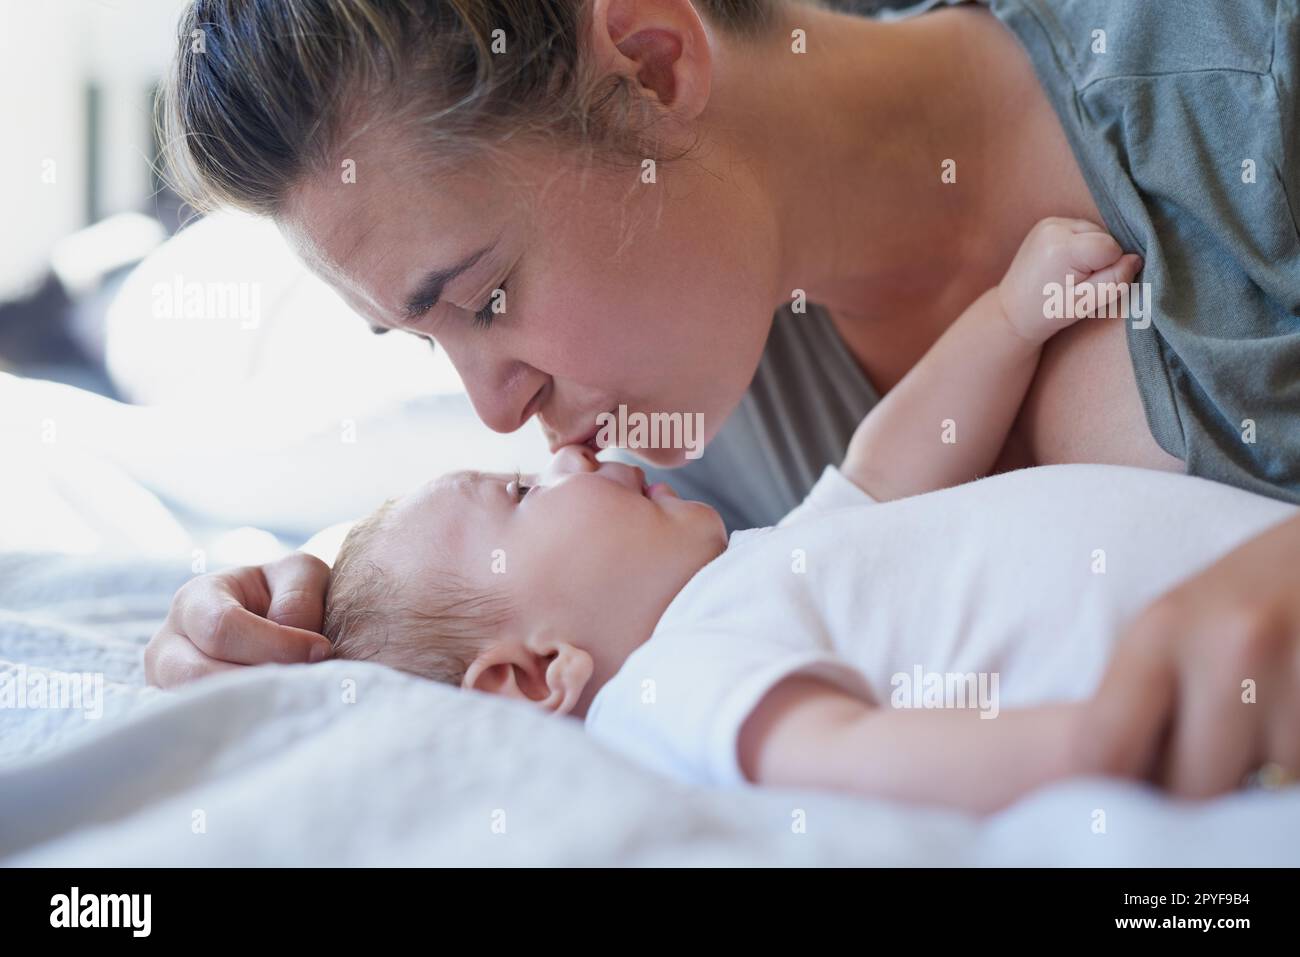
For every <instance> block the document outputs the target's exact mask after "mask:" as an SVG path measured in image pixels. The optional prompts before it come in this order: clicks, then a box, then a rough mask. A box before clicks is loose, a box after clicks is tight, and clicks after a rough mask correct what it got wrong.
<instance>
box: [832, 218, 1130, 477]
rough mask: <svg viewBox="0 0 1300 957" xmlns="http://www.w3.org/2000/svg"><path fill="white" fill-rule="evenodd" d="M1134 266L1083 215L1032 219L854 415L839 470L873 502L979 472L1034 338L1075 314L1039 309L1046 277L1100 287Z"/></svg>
mask: <svg viewBox="0 0 1300 957" xmlns="http://www.w3.org/2000/svg"><path fill="white" fill-rule="evenodd" d="M1140 266H1141V261H1140V260H1139V258H1138V257H1137V256H1133V255H1128V256H1126V255H1124V254H1123V250H1122V249H1120V247H1119V245H1118V244H1117V243H1116V242H1115V241H1114V240H1113V239H1112V238H1111V237H1110V236H1109V235H1107V234H1106V233H1105V232H1104V231H1102V230H1101V229H1100V228H1099V227H1097V226H1094V225H1093V224H1091V223H1086V222H1083V221H1080V220H1062V219H1049V220H1044V221H1043V222H1041V223H1039V224H1038V225H1037V226H1035V227H1034V229H1033V230H1031V231H1030V233H1029V236H1028V237H1026V239H1025V241H1024V243H1023V244H1022V246H1021V248H1020V252H1019V253H1018V254H1017V255H1016V258H1015V260H1014V261H1013V262H1012V264H1011V268H1010V269H1009V270H1008V271H1007V275H1006V277H1005V278H1004V279H1003V281H1002V283H1001V284H1000V285H999V286H998V287H996V288H994V289H991V290H989V291H988V292H986V293H985V294H984V295H983V296H981V297H980V298H979V299H977V300H976V301H975V303H974V304H972V305H971V306H970V308H968V309H967V310H966V311H965V312H964V313H963V314H962V315H961V316H960V317H959V318H958V319H957V320H956V321H955V322H954V323H953V324H952V325H951V326H950V327H949V328H948V330H947V331H946V332H945V333H944V334H943V335H942V336H941V337H940V338H939V340H938V341H937V342H936V343H935V344H934V346H933V347H931V349H930V351H929V352H927V353H926V354H925V356H923V357H922V358H921V360H920V361H919V362H918V363H917V364H916V365H915V366H914V367H913V368H912V369H911V371H909V372H908V374H907V375H906V376H904V377H903V379H902V381H900V382H899V384H898V385H897V386H895V387H894V388H893V389H891V390H890V391H889V393H888V394H887V395H886V396H885V397H884V399H883V400H881V402H880V403H879V404H878V405H877V406H876V407H875V408H874V409H872V410H871V412H870V413H869V414H868V415H867V417H866V418H865V419H864V420H863V421H862V424H861V425H860V426H859V427H858V430H857V432H855V433H854V436H853V439H852V440H851V441H850V443H849V448H848V452H847V454H846V456H845V459H844V464H843V466H842V471H843V472H844V474H845V475H847V476H848V477H849V479H850V480H852V481H853V482H855V483H856V484H857V485H859V486H860V487H861V488H862V489H864V490H865V491H866V492H867V493H868V494H870V495H871V496H872V497H873V498H875V499H876V500H878V501H886V500H889V499H895V498H903V497H905V496H908V495H916V494H920V493H922V492H929V491H934V490H936V489H940V488H947V487H949V486H952V485H957V484H960V483H962V482H968V481H972V480H974V479H976V478H979V477H981V476H983V475H987V474H988V473H989V472H990V471H991V470H992V466H993V463H994V461H995V459H996V458H997V456H998V453H999V452H1000V451H1001V449H1002V448H1003V446H1004V445H1005V443H1006V439H1007V433H1008V432H1009V431H1010V429H1011V426H1012V423H1013V422H1014V421H1015V418H1016V415H1017V413H1018V412H1019V410H1020V406H1021V403H1022V402H1023V400H1024V398H1025V393H1026V391H1027V390H1028V388H1029V385H1030V382H1031V381H1032V380H1033V378H1034V372H1035V369H1036V368H1037V365H1038V358H1039V354H1040V352H1041V350H1042V346H1043V343H1045V342H1046V341H1047V340H1048V339H1049V338H1050V337H1051V336H1052V335H1053V334H1054V333H1056V332H1057V331H1059V330H1060V329H1062V328H1064V327H1066V326H1068V325H1070V324H1072V323H1073V322H1075V321H1076V320H1077V319H1078V318H1080V317H1081V316H1082V315H1084V314H1085V313H1083V312H1080V311H1077V310H1075V309H1074V308H1073V304H1072V303H1071V304H1070V308H1068V309H1065V310H1059V311H1057V312H1055V313H1054V312H1052V311H1050V310H1048V309H1046V308H1045V303H1046V302H1047V298H1046V297H1047V292H1048V288H1049V284H1051V283H1056V284H1057V288H1058V289H1059V290H1060V291H1061V292H1062V293H1063V292H1064V289H1065V288H1066V282H1067V277H1073V282H1074V288H1075V289H1076V290H1082V289H1083V288H1084V287H1085V286H1091V287H1093V288H1094V289H1095V290H1102V289H1105V288H1107V287H1108V286H1109V287H1113V286H1114V285H1115V284H1119V283H1128V282H1130V281H1131V280H1132V279H1133V277H1134V276H1135V275H1136V274H1137V271H1138V269H1139V268H1140ZM1097 298H1098V297H1097V295H1096V294H1094V301H1096V300H1097ZM1100 301H1101V302H1102V303H1103V304H1104V303H1106V302H1108V301H1109V297H1106V296H1101V297H1100Z"/></svg>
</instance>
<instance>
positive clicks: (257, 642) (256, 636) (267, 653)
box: [168, 568, 330, 665]
mask: <svg viewBox="0 0 1300 957" xmlns="http://www.w3.org/2000/svg"><path fill="white" fill-rule="evenodd" d="M268 585H269V583H267V582H266V579H265V578H264V577H263V570H262V569H260V568H240V569H235V570H233V571H231V572H228V573H227V572H221V573H218V574H214V575H204V576H202V577H199V578H196V579H194V580H193V581H191V582H189V583H188V584H186V586H185V587H184V588H182V589H181V590H180V591H178V592H177V593H176V597H175V598H173V599H172V610H171V614H170V615H169V616H168V620H169V621H171V622H174V623H175V628H174V630H175V631H176V632H178V633H179V634H181V635H182V636H184V637H185V638H187V639H188V640H189V641H191V642H193V643H194V645H195V646H196V647H197V648H198V650H199V651H201V652H203V654H205V655H206V656H207V657H209V658H215V659H217V660H219V661H228V662H232V663H235V664H242V665H261V664H271V663H279V664H292V663H295V662H306V661H320V660H322V659H323V658H325V657H327V656H328V654H329V650H330V646H329V642H328V641H327V640H326V639H325V637H324V636H322V635H320V634H319V633H317V632H315V631H312V630H308V629H304V628H297V627H294V626H292V625H282V624H278V623H277V622H274V621H271V620H269V619H267V618H264V617H262V612H263V610H267V611H269V610H270V609H271V608H274V606H275V594H274V593H273V592H271V591H270V590H269V587H268ZM298 600H299V601H300V603H301V602H302V596H301V595H299V596H298ZM320 603H321V607H322V611H321V612H318V613H317V614H316V620H317V621H319V620H320V617H321V615H323V607H324V595H323V592H322V593H321V599H320Z"/></svg>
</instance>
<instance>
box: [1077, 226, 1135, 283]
mask: <svg viewBox="0 0 1300 957" xmlns="http://www.w3.org/2000/svg"><path fill="white" fill-rule="evenodd" d="M1066 249H1067V253H1066V254H1067V256H1068V258H1069V262H1068V263H1067V264H1066V265H1067V266H1068V267H1069V269H1070V271H1071V272H1072V273H1074V278H1075V281H1076V282H1077V281H1080V280H1083V279H1086V278H1088V276H1089V274H1090V273H1094V272H1096V271H1097V270H1099V269H1105V268H1106V267H1107V266H1110V265H1113V264H1114V263H1116V262H1118V261H1119V260H1120V257H1122V256H1123V255H1124V250H1123V249H1122V248H1121V247H1120V244H1119V243H1117V242H1115V238H1114V237H1113V236H1111V235H1110V233H1102V232H1093V233H1074V234H1073V235H1071V236H1070V240H1069V243H1068V245H1067V247H1066Z"/></svg>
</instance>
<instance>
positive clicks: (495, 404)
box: [439, 336, 548, 432]
mask: <svg viewBox="0 0 1300 957" xmlns="http://www.w3.org/2000/svg"><path fill="white" fill-rule="evenodd" d="M454 338H455V337H452V336H448V337H447V339H448V340H452V339H454ZM439 344H440V345H442V347H443V349H444V350H445V351H446V352H447V354H448V356H449V357H450V358H451V364H452V365H453V366H455V367H456V371H457V372H458V373H459V374H460V379H461V382H462V383H464V385H465V391H466V392H467V393H468V394H469V401H470V404H471V405H472V406H473V407H474V414H475V415H477V416H478V417H479V419H480V420H481V421H482V422H483V424H484V425H486V426H487V427H488V428H489V429H491V430H492V431H493V432H514V431H515V430H516V429H518V428H520V427H521V426H522V425H523V424H524V423H525V422H527V421H528V420H529V419H530V418H531V417H532V416H533V415H534V414H535V413H536V412H537V411H538V406H539V405H540V397H542V395H543V390H544V389H545V388H546V383H547V381H548V379H547V376H546V375H545V374H544V373H542V372H539V371H538V370H537V369H534V368H533V367H532V366H530V365H527V364H526V363H523V362H519V361H518V360H515V359H511V358H508V357H506V356H504V355H493V354H490V353H487V352H486V351H485V350H483V349H481V348H480V349H478V350H474V349H470V348H467V344H466V343H462V342H460V341H447V342H445V343H444V342H443V341H442V340H439Z"/></svg>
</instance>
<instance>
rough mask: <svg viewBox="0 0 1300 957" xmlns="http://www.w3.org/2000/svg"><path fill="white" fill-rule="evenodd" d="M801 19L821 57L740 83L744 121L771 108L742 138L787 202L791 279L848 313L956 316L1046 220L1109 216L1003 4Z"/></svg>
mask: <svg viewBox="0 0 1300 957" xmlns="http://www.w3.org/2000/svg"><path fill="white" fill-rule="evenodd" d="M787 16H788V17H789V21H790V22H789V27H788V29H786V30H785V32H784V35H785V36H786V37H788V36H789V30H790V29H794V28H798V27H802V28H803V29H805V30H806V31H807V35H808V52H807V53H805V54H802V55H798V54H786V55H784V56H780V57H777V58H775V59H773V53H772V52H770V51H768V52H765V53H763V54H762V57H764V58H766V66H761V65H759V64H755V68H754V69H753V70H748V71H729V75H731V76H738V75H739V76H741V77H743V78H744V79H743V80H742V81H741V82H745V83H746V86H745V88H744V89H742V90H735V91H729V95H730V96H732V97H734V98H736V99H737V100H739V101H744V102H737V103H736V104H735V106H736V107H737V110H738V112H737V116H742V117H743V116H745V115H749V116H751V117H757V119H755V121H754V124H753V127H754V128H750V129H748V130H747V131H746V132H743V133H742V134H741V136H742V138H744V137H749V138H751V139H752V142H751V143H746V144H743V145H744V146H746V147H749V148H751V149H753V150H754V153H753V155H755V156H758V157H761V160H760V162H759V164H758V169H759V171H760V175H761V176H762V177H763V182H764V185H765V186H766V187H767V188H768V190H769V195H770V196H771V197H772V201H773V203H774V207H775V217H776V222H777V226H778V228H779V230H780V242H781V243H782V255H781V262H782V280H783V284H782V288H783V289H791V290H792V289H795V288H800V289H804V290H806V292H807V293H808V297H809V298H810V299H812V300H814V301H816V302H819V303H822V304H823V305H825V306H827V307H828V308H830V309H831V311H832V313H833V314H836V315H837V316H838V317H841V318H843V317H848V318H850V319H852V318H857V317H869V316H870V314H871V313H873V312H876V313H878V314H879V313H881V312H884V313H894V314H898V313H911V314H912V315H916V314H917V311H918V309H923V311H924V312H926V313H929V314H931V315H933V316H935V317H943V316H946V317H947V320H948V321H950V320H951V319H952V318H953V317H955V316H956V315H957V314H958V313H959V312H960V311H961V309H962V308H964V307H965V306H966V305H968V304H969V302H970V301H971V300H972V299H973V298H974V296H976V295H978V294H979V293H980V292H982V291H983V290H984V289H986V288H988V286H990V285H992V284H993V283H995V282H996V281H997V279H998V278H999V277H1000V276H1001V273H1002V270H1003V269H1005V267H1006V264H1007V262H1009V261H1010V258H1011V256H1012V255H1013V254H1014V252H1015V249H1016V248H1017V246H1018V244H1019V242H1020V241H1021V240H1022V239H1023V237H1024V235H1025V234H1026V233H1027V232H1028V229H1029V227H1030V226H1031V225H1032V224H1033V222H1035V221H1036V220H1037V219H1039V218H1042V216H1044V215H1049V214H1053V215H1080V216H1084V215H1088V214H1089V213H1092V214H1094V215H1095V207H1094V206H1093V205H1092V201H1091V198H1090V197H1089V196H1088V194H1087V188H1086V185H1084V184H1083V181H1082V178H1081V177H1080V176H1079V174H1078V170H1077V166H1076V165H1075V164H1074V160H1073V156H1072V154H1070V153H1069V148H1068V144H1066V143H1065V140H1064V136H1063V134H1062V133H1061V131H1060V128H1059V125H1058V124H1057V123H1056V120H1055V116H1054V115H1053V114H1052V113H1051V107H1050V104H1048V103H1047V101H1046V99H1045V97H1044V96H1043V93H1042V91H1041V89H1040V88H1039V86H1038V83H1037V81H1036V79H1035V78H1034V76H1033V71H1032V67H1031V66H1030V64H1029V62H1028V59H1027V58H1026V57H1025V55H1024V53H1023V51H1022V50H1021V49H1020V46H1019V44H1018V42H1017V41H1016V40H1015V38H1014V37H1013V36H1012V35H1011V34H1010V33H1009V32H1008V31H1007V30H1005V28H1003V27H1002V25H1001V24H999V23H998V22H997V21H996V20H995V19H994V18H993V17H992V15H991V14H989V13H987V12H986V11H983V10H979V9H975V8H971V9H954V10H944V11H938V12H935V13H931V14H926V15H924V16H920V17H916V18H914V19H910V20H906V21H902V22H898V23H880V22H877V21H873V20H868V19H865V18H861V17H854V16H849V15H844V14H837V13H831V12H827V11H823V10H818V9H815V8H807V7H798V6H796V7H793V8H792V9H791V12H790V13H789V14H788V15H787ZM785 42H786V43H788V42H789V41H788V40H786V41H785ZM773 64H775V67H774V66H773ZM760 125H761V129H760V128H757V127H758V126H760ZM1047 127H1050V129H1047ZM743 129H744V127H742V130H743ZM1062 152H1064V156H1062V155H1061V154H1062ZM1026 155H1029V156H1033V157H1034V162H1033V163H1032V164H1020V165H1024V166H1032V167H1034V169H1033V170H1031V171H1028V172H1027V171H1025V170H1023V169H1019V168H1018V167H1017V163H1016V158H1017V157H1023V156H1026ZM947 160H952V161H954V162H955V168H953V169H952V172H953V173H954V174H955V178H956V181H955V182H952V183H948V182H945V181H944V178H943V174H944V172H945V166H944V164H945V161H947ZM1062 165H1065V166H1068V167H1069V168H1068V170H1062V169H1061V166H1062ZM1071 173H1072V174H1073V178H1072V179H1071V178H1070V176H1069V174H1071ZM937 321H939V320H938V319H937V318H936V320H935V322H937ZM930 324H932V323H930ZM939 331H941V328H939V329H935V330H934V335H937V334H938V332H939ZM926 338H928V339H932V337H931V336H928V335H927V336H926Z"/></svg>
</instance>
